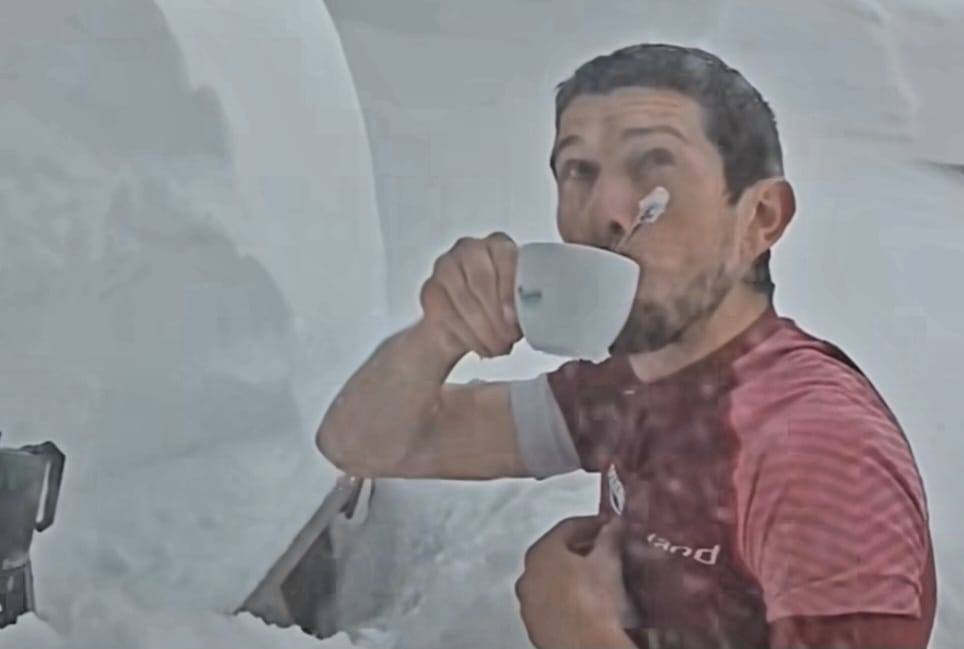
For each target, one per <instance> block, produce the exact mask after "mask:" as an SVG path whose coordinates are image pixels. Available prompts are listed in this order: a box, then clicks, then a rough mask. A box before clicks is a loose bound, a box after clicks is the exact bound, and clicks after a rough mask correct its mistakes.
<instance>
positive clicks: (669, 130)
mask: <svg viewBox="0 0 964 649" xmlns="http://www.w3.org/2000/svg"><path fill="white" fill-rule="evenodd" d="M657 133H666V134H668V135H673V136H675V137H677V138H679V139H681V140H683V141H684V142H687V141H688V140H687V139H686V137H685V136H684V135H683V134H682V133H680V132H679V131H678V130H676V129H675V128H673V127H672V126H669V125H667V124H660V125H659V126H641V127H638V128H627V129H626V130H625V131H623V132H622V139H624V140H628V139H629V138H631V137H643V136H645V135H655V134H657Z"/></svg>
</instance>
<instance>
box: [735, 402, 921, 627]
mask: <svg viewBox="0 0 964 649" xmlns="http://www.w3.org/2000/svg"><path fill="white" fill-rule="evenodd" d="M744 529H745V530H746V532H745V536H746V550H745V552H746V557H747V562H748V564H749V566H750V568H751V570H752V571H753V572H754V573H755V574H756V576H757V578H758V580H759V582H760V584H761V586H762V588H763V594H764V600H765V602H766V607H767V620H768V621H771V622H772V621H773V620H775V619H778V618H782V617H788V616H820V615H845V614H850V613H889V614H898V615H901V614H902V615H912V616H918V615H920V614H921V598H922V591H923V590H924V585H923V580H924V576H923V575H924V569H925V562H926V561H927V557H928V553H929V552H930V545H929V544H930V540H929V539H930V537H929V533H928V531H927V511H926V502H925V499H924V492H923V485H922V483H921V481H920V477H919V474H918V472H917V468H916V465H915V462H914V459H913V456H912V454H911V451H910V447H909V445H908V444H907V442H906V440H905V439H904V437H903V434H902V433H901V431H900V429H899V427H897V425H896V424H895V423H894V422H893V421H892V420H890V419H888V418H887V417H885V416H882V415H881V414H877V413H861V414H860V416H857V415H856V413H849V414H842V415H838V417H837V419H836V420H833V419H832V418H831V417H826V416H825V417H822V418H818V417H817V416H815V415H812V416H804V417H800V418H798V419H797V420H794V421H791V422H790V423H789V425H788V426H787V428H786V430H785V434H783V435H782V437H781V439H779V440H777V443H775V444H774V445H773V447H772V448H771V449H770V451H768V453H767V455H766V456H765V457H764V458H763V459H762V460H761V463H760V466H759V469H758V474H757V478H756V480H755V489H754V495H753V499H752V501H751V503H750V505H749V507H748V513H747V521H746V523H745V528H744Z"/></svg>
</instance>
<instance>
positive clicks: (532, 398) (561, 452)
mask: <svg viewBox="0 0 964 649" xmlns="http://www.w3.org/2000/svg"><path fill="white" fill-rule="evenodd" d="M509 400H510V404H511V408H512V418H513V421H514V422H515V427H516V433H517V441H518V444H519V454H520V456H521V457H522V463H523V465H525V467H526V469H527V471H528V473H529V474H530V475H532V476H533V477H536V478H539V479H542V478H548V477H550V476H553V475H559V474H561V473H569V472H571V471H575V470H577V469H578V468H579V456H578V455H577V454H576V449H575V447H574V446H573V443H572V437H571V435H570V433H569V428H568V426H567V425H566V421H565V419H564V418H563V416H562V412H561V411H560V409H559V405H558V404H557V403H556V400H555V397H553V394H552V390H551V388H550V387H549V382H548V379H547V377H546V375H545V374H542V375H540V376H538V377H536V378H535V379H531V380H528V381H512V382H510V383H509Z"/></svg>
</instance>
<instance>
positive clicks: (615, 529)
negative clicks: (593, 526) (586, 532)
mask: <svg viewBox="0 0 964 649" xmlns="http://www.w3.org/2000/svg"><path fill="white" fill-rule="evenodd" d="M622 536H623V525H622V519H620V518H618V517H614V518H612V519H610V521H609V522H608V523H606V524H605V525H603V526H602V528H600V530H599V534H597V535H596V542H595V544H594V545H593V552H597V551H598V552H613V551H614V550H618V549H619V545H620V541H621V539H622Z"/></svg>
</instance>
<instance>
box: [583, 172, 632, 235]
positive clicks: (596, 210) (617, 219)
mask: <svg viewBox="0 0 964 649" xmlns="http://www.w3.org/2000/svg"><path fill="white" fill-rule="evenodd" d="M638 200H639V199H638V197H637V196H636V193H635V192H634V191H633V189H632V188H631V187H627V186H624V184H623V183H621V182H620V181H619V179H605V178H600V179H599V180H598V181H597V183H596V185H595V187H594V188H593V193H592V196H591V197H590V204H589V215H590V220H591V222H592V230H593V235H594V237H593V238H594V239H595V240H596V244H597V245H599V246H603V247H606V248H609V249H615V248H616V246H617V245H618V244H619V243H620V242H621V241H622V240H623V239H624V238H625V236H626V234H627V233H628V232H629V231H630V230H631V229H632V227H633V225H634V224H635V220H636V218H637V216H638V211H639V206H638V205H637V203H638Z"/></svg>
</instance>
